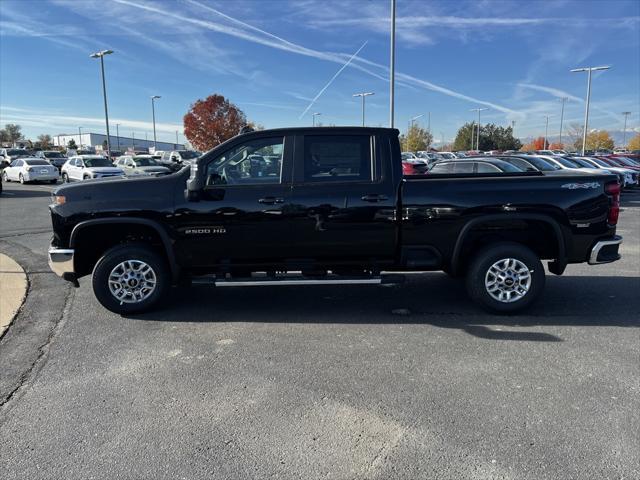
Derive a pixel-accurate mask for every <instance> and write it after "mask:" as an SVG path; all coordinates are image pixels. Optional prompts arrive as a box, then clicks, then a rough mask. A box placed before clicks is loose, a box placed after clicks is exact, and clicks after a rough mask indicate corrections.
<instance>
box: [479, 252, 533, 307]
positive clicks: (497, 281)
mask: <svg viewBox="0 0 640 480" xmlns="http://www.w3.org/2000/svg"><path fill="white" fill-rule="evenodd" d="M544 282H545V273H544V267H543V266H542V262H540V259H539V258H538V256H537V255H536V254H535V253H534V252H533V251H531V250H530V249H529V248H527V247H525V246H523V245H520V244H517V243H499V244H496V245H492V246H490V247H487V248H484V249H483V250H480V251H479V252H478V253H477V255H476V256H475V258H474V259H473V261H472V263H471V265H470V266H469V269H468V271H467V279H466V283H467V292H468V293H469V296H470V297H471V298H472V299H473V300H474V301H475V302H477V303H479V304H480V305H482V306H483V307H484V308H485V309H487V310H489V311H492V312H495V313H516V312H519V311H521V310H523V309H525V308H527V307H528V306H529V305H531V304H532V303H533V302H534V301H535V300H537V298H538V297H539V296H540V294H541V293H542V291H543V289H544Z"/></svg>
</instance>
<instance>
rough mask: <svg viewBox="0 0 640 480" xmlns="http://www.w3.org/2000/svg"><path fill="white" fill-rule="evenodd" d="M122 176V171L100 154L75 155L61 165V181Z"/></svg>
mask: <svg viewBox="0 0 640 480" xmlns="http://www.w3.org/2000/svg"><path fill="white" fill-rule="evenodd" d="M122 176H124V171H123V170H122V169H121V168H117V167H114V166H113V164H112V163H111V162H110V161H109V159H107V158H106V157H103V156H102V155H77V156H75V157H71V158H70V159H69V160H67V162H66V163H65V164H64V165H63V166H62V181H63V182H71V181H80V180H89V179H92V178H108V177H122Z"/></svg>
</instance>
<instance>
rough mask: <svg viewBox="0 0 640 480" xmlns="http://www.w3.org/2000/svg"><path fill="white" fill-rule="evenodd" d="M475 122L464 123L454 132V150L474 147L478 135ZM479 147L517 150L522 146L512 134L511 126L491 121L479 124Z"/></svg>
mask: <svg viewBox="0 0 640 480" xmlns="http://www.w3.org/2000/svg"><path fill="white" fill-rule="evenodd" d="M477 128H478V127H477V125H476V124H475V123H465V124H464V125H463V126H462V127H460V129H459V130H458V133H457V134H456V139H455V140H454V141H453V149H454V150H473V149H475V148H476V139H477V135H478V130H477ZM479 143H480V146H479V149H480V150H483V151H486V150H519V149H520V147H522V143H521V142H520V140H518V139H517V138H515V137H514V136H513V128H512V127H506V128H505V127H502V126H499V125H495V124H493V123H488V124H487V125H481V126H480V142H479Z"/></svg>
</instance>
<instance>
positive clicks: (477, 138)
mask: <svg viewBox="0 0 640 480" xmlns="http://www.w3.org/2000/svg"><path fill="white" fill-rule="evenodd" d="M484 110H489V109H488V108H472V109H471V110H469V111H470V112H478V136H477V137H476V150H477V151H480V112H482V111H484ZM471 143H472V145H471V148H473V136H472V137H471Z"/></svg>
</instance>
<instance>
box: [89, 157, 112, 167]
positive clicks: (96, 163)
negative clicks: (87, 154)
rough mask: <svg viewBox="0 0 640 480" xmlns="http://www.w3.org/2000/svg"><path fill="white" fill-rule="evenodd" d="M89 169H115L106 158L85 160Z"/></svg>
mask: <svg viewBox="0 0 640 480" xmlns="http://www.w3.org/2000/svg"><path fill="white" fill-rule="evenodd" d="M82 160H83V161H84V164H85V166H87V167H113V165H112V164H111V162H110V161H109V160H107V159H106V158H104V157H94V158H83V159H82Z"/></svg>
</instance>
